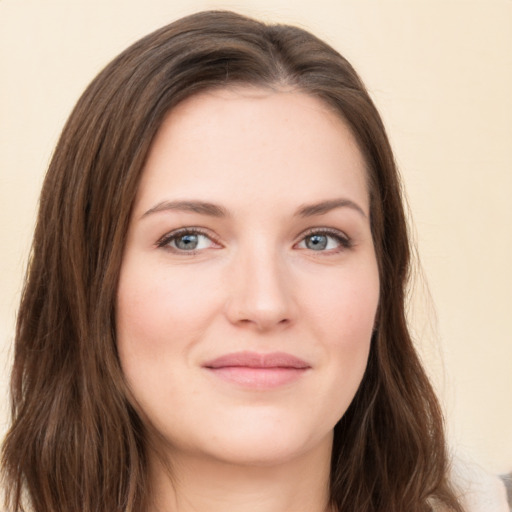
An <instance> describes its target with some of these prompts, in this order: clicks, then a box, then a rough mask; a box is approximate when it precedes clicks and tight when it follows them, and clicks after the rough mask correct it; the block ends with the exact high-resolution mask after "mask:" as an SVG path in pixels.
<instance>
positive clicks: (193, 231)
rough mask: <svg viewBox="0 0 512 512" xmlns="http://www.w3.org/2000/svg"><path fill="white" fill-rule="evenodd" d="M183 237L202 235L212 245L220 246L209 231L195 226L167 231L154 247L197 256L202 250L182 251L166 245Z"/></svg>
mask: <svg viewBox="0 0 512 512" xmlns="http://www.w3.org/2000/svg"><path fill="white" fill-rule="evenodd" d="M183 235H203V236H205V237H206V238H208V239H209V240H211V242H212V243H213V244H215V245H217V246H220V245H221V244H220V242H219V241H218V239H217V238H216V237H215V236H214V235H213V234H212V233H211V232H210V231H208V230H206V229H204V228H200V227H197V226H187V227H183V228H178V229H174V230H172V231H169V232H168V233H166V234H165V235H163V236H162V237H160V238H159V239H158V240H157V241H156V242H155V247H156V248H162V249H168V250H170V251H172V252H174V253H176V254H197V253H198V252H200V251H203V250H204V249H199V250H190V251H184V250H180V249H178V248H175V247H171V246H170V245H168V244H169V243H170V242H171V241H172V240H174V239H175V238H179V237H180V236H183Z"/></svg>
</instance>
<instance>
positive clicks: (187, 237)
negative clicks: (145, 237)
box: [156, 228, 218, 253]
mask: <svg viewBox="0 0 512 512" xmlns="http://www.w3.org/2000/svg"><path fill="white" fill-rule="evenodd" d="M156 245H157V247H163V248H168V249H170V250H172V251H174V252H182V253H185V252H190V253H194V252H197V251H200V250H203V249H209V248H211V247H218V244H216V243H215V242H214V241H213V240H212V239H211V238H210V236H208V235H207V234H205V233H203V232H202V231H201V230H199V229H197V228H185V229H179V230H177V231H172V232H171V233H168V234H166V235H164V236H163V237H162V238H161V239H160V240H158V242H157V243H156Z"/></svg>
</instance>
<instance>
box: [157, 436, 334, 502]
mask: <svg viewBox="0 0 512 512" xmlns="http://www.w3.org/2000/svg"><path fill="white" fill-rule="evenodd" d="M330 455H331V442H330V440H329V442H326V443H324V444H323V445H321V446H319V447H318V448H317V449H315V450H314V451H312V452H309V453H306V454H303V455H301V456H299V457H296V458H295V459H293V460H289V461H285V462H282V463H279V464H272V465H270V464H269V465H250V464H233V463H229V462H226V461H219V460H214V459H208V458H203V457H199V456H193V455H190V454H183V453H174V452H173V454H172V469H171V468H170V467H169V466H168V465H166V464H165V463H164V462H163V461H162V459H161V458H160V457H157V456H156V455H153V456H151V455H150V484H151V497H152V503H151V505H150V508H149V509H148V510H149V512H225V511H226V510H236V511H237V512H327V511H328V510H329V477H330Z"/></svg>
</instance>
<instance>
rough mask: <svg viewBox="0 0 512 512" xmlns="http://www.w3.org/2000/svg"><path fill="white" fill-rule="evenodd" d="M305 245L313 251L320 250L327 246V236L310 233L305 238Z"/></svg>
mask: <svg viewBox="0 0 512 512" xmlns="http://www.w3.org/2000/svg"><path fill="white" fill-rule="evenodd" d="M306 247H307V248H308V249H313V250H314V251H321V250H322V249H325V248H326V247H327V237H326V236H325V235H311V236H308V237H307V239H306Z"/></svg>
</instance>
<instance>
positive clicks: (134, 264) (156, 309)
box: [116, 258, 216, 380]
mask: <svg viewBox="0 0 512 512" xmlns="http://www.w3.org/2000/svg"><path fill="white" fill-rule="evenodd" d="M143 263H144V262H140V261H138V260H137V259H136V258H132V259H129V258H127V259H126V260H125V262H124V263H123V267H122V271H121V276H120V282H119V287H118V294H117V307H116V329H117V345H118V351H119V357H120V359H121V364H122V366H123V370H124V372H125V374H126V376H127V378H128V379H130V380H133V379H135V378H138V379H144V378H146V376H147V375H150V376H155V375H156V374H157V372H158V371H159V369H162V371H166V370H165V369H166V368H167V371H168V369H169V367H171V366H172V364H173V362H177V361H179V360H182V359H181V358H180V357H179V356H180V355H181V354H183V353H184V352H185V351H186V349H187V348H188V347H190V346H191V345H193V344H194V343H196V341H197V340H198V339H199V338H200V337H201V333H202V332H204V330H205V328H206V326H207V325H208V324H209V322H210V321H211V319H212V316H213V312H214V311H215V304H216V294H215V287H214V286H213V283H207V285H206V286H205V283H204V280H202V279H199V278H198V279H191V278H190V277H191V276H190V275H189V273H187V272H183V271H179V270H178V271H176V270H174V271H171V269H169V268H168V267H165V266H164V267H163V268H160V267H156V268H155V267H153V268H150V269H149V270H148V268H147V267H148V266H147V264H146V265H144V264H143ZM164 367H165V368H164Z"/></svg>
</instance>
